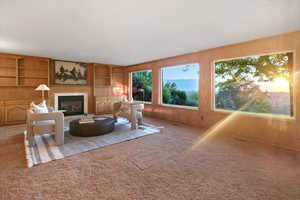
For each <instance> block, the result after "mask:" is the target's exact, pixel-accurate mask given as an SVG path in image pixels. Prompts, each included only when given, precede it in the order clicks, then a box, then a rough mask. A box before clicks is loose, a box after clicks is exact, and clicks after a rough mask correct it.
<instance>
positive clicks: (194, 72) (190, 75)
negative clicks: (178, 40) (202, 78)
mask: <svg viewBox="0 0 300 200" xmlns="http://www.w3.org/2000/svg"><path fill="white" fill-rule="evenodd" d="M162 101H163V104H173V105H181V106H193V107H197V106H198V102H199V65H198V64H187V65H179V66H170V67H164V68H162Z"/></svg>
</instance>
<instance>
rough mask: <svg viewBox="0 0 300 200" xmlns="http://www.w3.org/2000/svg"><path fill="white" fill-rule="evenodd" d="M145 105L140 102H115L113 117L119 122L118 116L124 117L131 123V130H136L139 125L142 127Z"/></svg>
mask: <svg viewBox="0 0 300 200" xmlns="http://www.w3.org/2000/svg"><path fill="white" fill-rule="evenodd" d="M143 110H144V104H143V103H138V102H115V103H114V104H113V116H114V119H115V120H117V118H118V116H120V117H124V118H126V119H128V120H129V121H130V122H131V128H132V129H136V128H137V124H138V125H142V124H143V123H144V122H143Z"/></svg>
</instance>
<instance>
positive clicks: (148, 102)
mask: <svg viewBox="0 0 300 200" xmlns="http://www.w3.org/2000/svg"><path fill="white" fill-rule="evenodd" d="M145 71H150V72H151V74H152V81H151V88H152V92H151V101H138V100H134V99H133V96H132V73H135V72H145ZM129 97H130V100H132V101H135V102H140V103H144V104H152V103H153V70H152V69H141V70H136V71H130V72H129Z"/></svg>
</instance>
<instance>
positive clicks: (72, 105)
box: [54, 93, 87, 116]
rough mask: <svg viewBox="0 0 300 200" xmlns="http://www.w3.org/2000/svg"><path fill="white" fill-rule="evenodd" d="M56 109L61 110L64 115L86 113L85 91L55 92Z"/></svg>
mask: <svg viewBox="0 0 300 200" xmlns="http://www.w3.org/2000/svg"><path fill="white" fill-rule="evenodd" d="M54 98H55V99H54V104H55V109H56V110H63V113H64V115H65V116H70V115H82V114H86V113H87V94H85V93H55V94H54Z"/></svg>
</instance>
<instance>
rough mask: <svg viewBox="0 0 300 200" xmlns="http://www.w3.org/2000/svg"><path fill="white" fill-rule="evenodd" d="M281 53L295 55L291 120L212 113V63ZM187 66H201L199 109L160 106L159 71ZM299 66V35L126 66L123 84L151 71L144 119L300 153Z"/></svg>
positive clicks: (294, 34)
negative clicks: (131, 76)
mask: <svg viewBox="0 0 300 200" xmlns="http://www.w3.org/2000/svg"><path fill="white" fill-rule="evenodd" d="M212 39H213V38H212ZM284 51H293V52H294V54H295V62H294V69H295V73H294V80H295V84H294V85H295V87H294V94H295V95H294V98H295V101H294V102H295V106H294V111H295V117H294V118H288V119H287V118H285V119H282V118H277V117H262V116H259V115H254V114H253V115H251V114H245V113H241V112H232V113H229V112H220V111H215V110H214V109H213V105H212V102H213V98H214V96H213V93H212V91H213V90H212V89H213V88H212V86H213V84H212V81H213V80H212V75H213V70H212V69H213V62H214V61H215V60H220V59H228V58H235V57H245V56H252V55H260V54H269V53H276V52H284ZM187 63H199V64H200V94H199V96H200V100H199V109H196V110H195V109H184V108H174V107H167V106H163V105H160V104H159V96H160V95H159V84H158V83H159V77H160V75H159V74H160V69H161V68H162V67H164V66H171V65H180V64H187ZM299 63H300V31H298V32H293V33H288V34H283V35H278V36H274V37H269V38H263V39H259V40H255V41H249V42H244V43H239V44H234V45H229V46H223V47H219V48H214V49H208V50H205V51H200V52H196V53H191V54H186V55H182V56H176V57H171V58H166V59H161V60H157V61H153V62H148V63H143V64H138V65H133V66H129V67H128V68H127V75H126V78H125V81H127V83H128V80H129V73H130V72H132V71H137V70H143V69H152V72H153V100H152V101H153V102H152V105H146V113H147V115H150V116H153V117H157V118H162V119H166V120H171V121H177V122H182V123H185V124H189V125H195V126H201V127H205V128H210V129H208V131H207V134H209V135H215V134H229V135H233V136H234V137H239V138H244V139H248V140H253V141H258V142H264V143H268V144H272V145H277V146H281V147H285V148H290V149H297V150H300V100H299V99H300V86H299V80H300V77H299V76H300V75H299V74H300V73H299V70H300V66H299Z"/></svg>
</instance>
